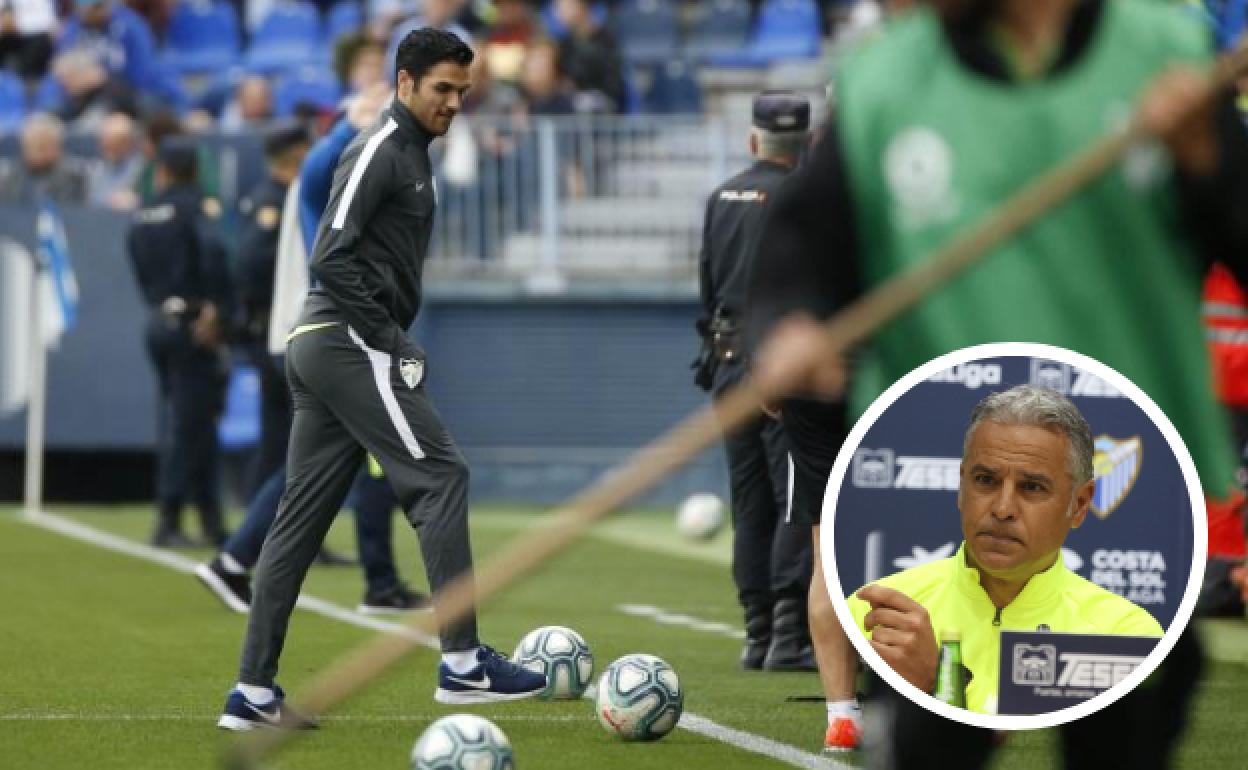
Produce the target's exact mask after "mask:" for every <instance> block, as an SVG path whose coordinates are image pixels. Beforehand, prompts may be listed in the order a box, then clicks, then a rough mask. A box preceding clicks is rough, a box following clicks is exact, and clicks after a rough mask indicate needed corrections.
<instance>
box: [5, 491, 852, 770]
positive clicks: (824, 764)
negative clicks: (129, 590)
mask: <svg viewBox="0 0 1248 770" xmlns="http://www.w3.org/2000/svg"><path fill="white" fill-rule="evenodd" d="M21 520H22V521H25V522H27V523H29V524H33V525H34V526H36V527H40V528H42V529H45V530H48V531H50V532H56V533H57V534H61V535H65V536H66V537H70V538H73V539H74V540H79V541H81V542H84V543H88V544H90V545H95V546H99V547H100V548H104V549H106V550H109V551H114V552H116V553H123V554H126V555H128V556H133V557H135V558H137V559H143V560H144V561H149V562H152V563H154V564H159V565H161V566H163V567H168V568H169V569H172V570H175V571H177V572H182V573H185V574H193V573H194V572H195V564H196V563H195V562H194V561H192V560H190V559H188V558H186V557H185V556H182V555H180V554H176V553H171V552H169V551H164V550H161V549H159V548H154V547H152V546H150V545H146V544H144V543H136V542H135V541H133V540H130V539H128V538H124V537H121V536H119V535H114V534H112V533H109V532H103V531H101V530H98V529H96V528H94V527H91V526H88V525H86V524H82V523H79V522H76V521H71V520H69V519H66V518H63V517H60V516H55V515H53V514H50V513H44V512H30V511H28V512H26V513H24V514H22V516H21ZM295 606H297V607H301V608H303V609H305V610H309V611H311V612H315V613H317V614H319V615H324V616H325V617H328V618H332V619H334V620H337V621H340V622H343V623H347V624H350V625H353V626H357V627H359V628H367V629H371V630H374V631H385V632H389V633H398V634H404V635H409V636H412V637H413V638H415V639H417V640H418V641H419V642H420V643H421V644H424V645H425V646H427V647H431V648H434V649H437V648H438V640H437V639H436V638H434V637H431V636H428V635H425V634H420V633H418V632H416V631H414V630H412V629H409V628H408V627H406V626H404V625H400V624H398V623H389V622H386V621H384V620H378V619H377V618H373V617H369V616H367V615H361V614H360V613H358V612H352V611H351V610H348V609H346V608H345V607H341V606H339V605H337V604H334V603H333V602H329V601H326V600H324V599H320V598H317V597H315V596H308V595H306V594H300V596H299V601H298V603H297V604H296V605H295ZM625 606H627V605H625ZM633 606H641V605H633ZM652 609H657V608H652ZM695 620H696V618H695ZM703 622H705V621H703ZM495 716H499V715H492V716H491V719H493V718H495ZM561 716H562V715H561ZM81 718H82V717H75V716H71V715H49V717H48V721H56V720H58V719H81ZM106 718H107V719H133V720H136V721H137V720H142V719H144V717H142V716H138V717H125V716H117V717H100V719H101V720H103V719H106ZM174 718H176V719H195V720H197V721H198V720H199V717H197V716H190V715H178V716H176V717H174ZM327 718H328V719H331V720H333V719H335V717H333V716H329V717H327ZM513 718H515V717H513ZM23 719H25V720H26V721H35V720H36V719H39V717H38V716H37V715H27V716H23V715H21V714H15V715H0V721H22V720H23ZM209 719H211V718H209ZM336 719H339V720H342V721H367V720H368V719H369V718H368V717H350V716H345V717H337V718H336ZM394 721H399V720H398V719H395V720H394ZM413 721H415V718H413ZM534 721H541V720H540V719H535V720H534ZM558 721H580V718H579V717H572V718H571V719H569V720H563V719H560V720H558ZM677 726H678V727H680V728H682V729H685V730H688V731H689V732H691V733H696V734H698V735H701V736H704V737H707V738H710V739H712V740H716V741H720V742H721V743H726V744H728V745H730V746H733V747H734V748H738V749H741V750H743V751H748V752H751V753H754V754H760V755H762V756H765V757H769V758H771V759H775V760H778V761H780V762H784V763H785V764H788V765H791V766H793V767H802V768H809V769H810V770H858V768H856V767H854V766H852V765H845V764H841V763H840V762H836V761H835V760H832V759H829V758H827V757H823V756H820V755H818V754H812V753H811V752H809V751H804V750H802V749H799V748H796V747H794V746H790V745H788V744H786V743H780V742H779V741H773V740H771V739H770V738H764V737H763V736H761V735H754V734H753V733H747V732H744V731H742V730H736V729H734V728H731V727H725V726H723V725H721V724H719V723H717V722H714V721H712V720H710V719H707V718H706V717H703V716H699V715H697V714H693V713H690V712H688V711H686V712H685V713H684V714H683V715H682V716H681V718H680V722H679V723H678V724H677Z"/></svg>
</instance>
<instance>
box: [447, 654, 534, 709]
mask: <svg viewBox="0 0 1248 770" xmlns="http://www.w3.org/2000/svg"><path fill="white" fill-rule="evenodd" d="M545 689H546V675H545V674H539V673H537V672H534V671H530V670H529V669H527V668H523V667H522V666H517V665H516V664H515V663H512V662H511V661H510V660H508V659H507V658H506V657H504V656H502V655H500V654H499V653H498V652H497V651H495V650H494V648H492V647H487V646H485V645H482V646H481V647H480V648H478V649H477V665H476V666H474V667H473V669H472V670H471V671H468V672H467V673H464V674H456V673H455V672H454V671H451V669H450V668H449V667H448V666H447V665H446V664H445V663H441V664H439V665H438V689H437V691H436V692H434V694H433V699H434V700H436V701H437V702H438V703H496V702H498V701H505V700H520V699H521V698H531V697H533V696H534V695H537V694H538V693H540V692H541V691H542V690H545Z"/></svg>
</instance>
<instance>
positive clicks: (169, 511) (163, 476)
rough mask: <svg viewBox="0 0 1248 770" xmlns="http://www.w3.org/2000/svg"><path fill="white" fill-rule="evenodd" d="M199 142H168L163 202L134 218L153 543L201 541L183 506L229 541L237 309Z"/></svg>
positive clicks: (162, 156)
mask: <svg viewBox="0 0 1248 770" xmlns="http://www.w3.org/2000/svg"><path fill="white" fill-rule="evenodd" d="M198 165H199V164H198V159H197V157H196V153H195V148H194V146H193V145H191V144H189V143H187V142H185V141H183V140H180V139H175V138H171V139H166V140H165V141H164V142H163V143H162V144H161V147H160V150H159V154H158V157H157V162H156V191H157V192H156V197H155V198H154V199H153V200H152V201H151V202H150V203H148V204H147V205H146V206H144V208H142V209H139V210H138V211H137V212H135V214H134V223H133V225H132V226H131V228H130V232H129V235H128V237H127V242H128V247H129V251H130V260H131V263H132V266H133V268H134V275H135V279H136V280H137V282H138V285H139V290H140V292H141V294H142V296H143V299H144V301H145V302H146V304H147V307H148V324H147V331H146V342H147V351H148V355H149V357H150V358H151V362H152V366H153V367H154V368H155V370H156V378H157V383H158V386H159V396H160V400H159V417H158V419H157V426H158V427H157V431H158V435H157V455H158V460H157V462H158V470H157V478H156V506H157V520H156V529H155V531H154V532H153V534H152V544H153V545H158V546H164V547H168V548H181V547H188V546H191V545H193V544H194V541H191V540H190V539H189V538H188V537H187V536H186V535H185V534H184V533H183V531H182V522H181V518H182V506H183V504H184V503H185V502H188V501H190V502H194V503H195V505H196V507H197V508H198V509H199V517H200V525H201V529H202V534H203V538H204V540H205V541H207V542H208V543H210V544H215V545H219V544H221V543H223V542H224V541H225V537H226V534H225V527H224V523H223V521H222V517H221V498H220V488H219V481H218V474H219V469H218V464H219V460H220V458H219V445H218V440H217V418H218V417H219V416H220V414H221V410H222V408H223V406H224V396H225V383H226V377H227V363H226V362H227V361H228V359H227V358H226V356H225V347H224V344H225V337H224V332H225V319H227V318H229V317H230V312H231V308H232V305H233V302H232V299H231V296H230V283H229V273H228V271H227V267H226V263H225V252H224V249H223V248H222V247H221V244H220V243H219V242H218V240H217V239H216V237H215V235H214V234H213V233H212V232H211V225H210V223H209V222H207V221H206V219H207V218H206V217H205V215H204V214H203V195H202V193H201V192H200V190H199V187H198V185H197V182H196V178H197V172H198Z"/></svg>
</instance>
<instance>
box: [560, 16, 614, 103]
mask: <svg viewBox="0 0 1248 770" xmlns="http://www.w3.org/2000/svg"><path fill="white" fill-rule="evenodd" d="M555 14H556V15H557V16H558V17H559V21H561V22H563V24H564V25H565V26H566V27H567V28H568V35H567V37H565V38H564V39H563V41H562V42H560V44H559V69H560V71H561V72H563V73H564V74H565V75H566V76H567V77H568V79H569V80H571V81H572V85H573V87H574V88H575V91H576V94H575V101H574V102H573V103H574V104H575V106H576V109H577V112H619V111H620V110H622V109H623V108H624V98H625V96H624V75H623V70H624V65H623V61H622V60H621V59H620V52H619V49H618V48H617V47H616V44H615V38H614V37H612V35H611V33H610V32H608V31H607V30H606V29H605V28H603V27H601V26H599V25H598V22H597V21H596V20H595V19H594V14H593V9H592V8H591V7H590V2H589V0H555Z"/></svg>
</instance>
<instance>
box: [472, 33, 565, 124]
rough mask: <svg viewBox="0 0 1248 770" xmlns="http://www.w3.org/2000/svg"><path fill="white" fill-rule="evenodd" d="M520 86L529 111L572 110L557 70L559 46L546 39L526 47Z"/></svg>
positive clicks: (536, 113)
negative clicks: (527, 49) (527, 52)
mask: <svg viewBox="0 0 1248 770" xmlns="http://www.w3.org/2000/svg"><path fill="white" fill-rule="evenodd" d="M521 89H522V91H523V92H524V98H525V101H526V102H528V113H529V114H530V115H571V114H572V113H573V112H574V111H575V110H574V108H573V104H572V99H571V98H570V97H569V96H568V93H567V89H566V87H565V85H564V80H563V77H562V75H561V73H560V72H559V50H558V49H557V48H556V47H555V45H554V43H551V42H550V41H542V42H540V43H538V44H536V45H534V46H533V47H532V48H530V49H529V54H528V56H526V57H525V59H524V72H523V75H522V78H521ZM470 93H471V92H470Z"/></svg>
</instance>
